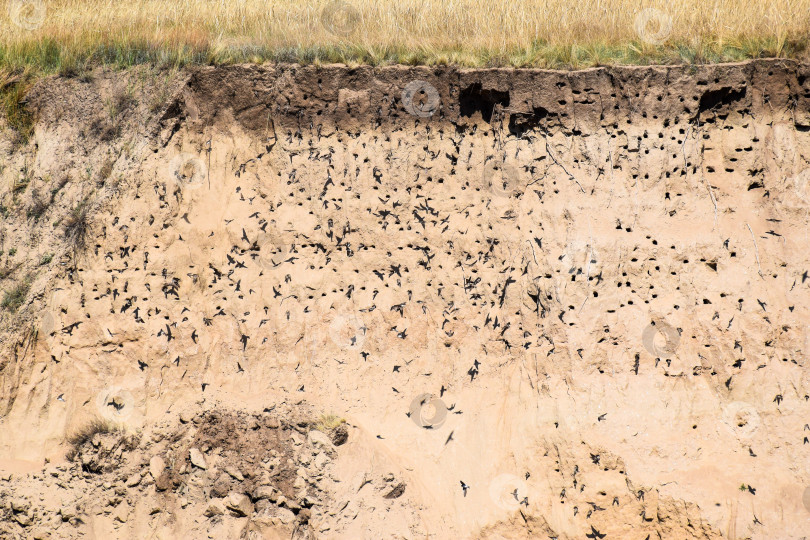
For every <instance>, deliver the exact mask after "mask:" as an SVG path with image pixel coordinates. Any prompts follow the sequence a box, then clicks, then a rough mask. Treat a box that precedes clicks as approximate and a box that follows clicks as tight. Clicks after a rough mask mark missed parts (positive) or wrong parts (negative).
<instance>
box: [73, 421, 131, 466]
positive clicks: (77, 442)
mask: <svg viewBox="0 0 810 540" xmlns="http://www.w3.org/2000/svg"><path fill="white" fill-rule="evenodd" d="M105 433H121V434H122V435H123V431H122V430H121V428H120V427H118V426H116V425H115V424H113V423H111V422H108V421H106V420H101V419H99V418H95V419H93V420H91V421H90V422H88V423H87V424H86V425H84V426H82V427H81V428H79V429H78V430H76V431H75V432H73V433H72V434H71V435H70V436H68V438H67V442H68V444H69V445H70V449H69V450H68V452H67V455H66V457H67V459H68V461H73V459H74V458H75V457H76V454H77V453H78V451H79V449H80V448H81V447H82V446H83V445H84V444H85V443H87V442H89V441H91V440H92V439H93V437H94V436H95V435H96V434H102V435H103V434H105Z"/></svg>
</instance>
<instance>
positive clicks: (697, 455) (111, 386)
mask: <svg viewBox="0 0 810 540" xmlns="http://www.w3.org/2000/svg"><path fill="white" fill-rule="evenodd" d="M29 104H30V107H31V108H32V109H33V110H34V111H35V112H36V118H37V124H36V130H35V135H34V138H33V139H32V141H31V142H30V143H29V144H28V145H27V146H25V147H23V148H20V149H16V150H13V151H12V150H11V149H12V141H11V138H10V137H9V138H8V139H4V141H3V142H2V143H0V149H2V150H3V151H4V152H6V153H7V155H8V165H7V166H6V168H5V169H3V170H2V176H3V179H4V180H5V181H6V182H5V183H4V185H7V186H9V187H8V188H4V189H6V191H4V195H3V202H2V204H3V207H4V208H5V209H6V210H4V212H5V213H6V216H7V218H6V221H5V222H4V224H3V229H2V243H1V244H0V249H2V250H3V252H4V254H3V255H2V260H1V261H0V264H2V265H3V266H2V268H3V273H2V276H3V277H2V279H3V281H2V287H3V290H4V291H5V292H8V293H9V300H8V302H9V305H14V306H16V305H17V304H19V308H18V309H16V311H13V310H12V309H11V308H9V309H6V310H4V311H3V329H4V334H3V338H2V343H3V347H4V352H3V356H2V360H0V388H2V393H0V415H1V416H0V430H1V431H2V435H3V436H2V437H1V438H0V459H2V460H4V461H3V462H2V464H3V467H4V468H5V470H11V469H14V470H15V471H21V470H22V469H24V468H25V467H28V468H38V467H41V466H42V464H43V461H44V460H45V459H46V458H47V459H49V460H51V463H50V465H51V466H63V465H57V464H58V463H60V460H63V459H64V455H65V454H66V452H67V451H68V450H69V447H68V445H67V444H66V443H65V440H66V437H68V436H69V435H70V434H71V433H74V432H75V431H76V430H79V429H80V428H81V427H82V426H84V425H86V424H87V423H88V422H89V421H91V420H92V419H93V418H96V417H101V418H103V419H106V420H108V421H112V422H114V423H116V424H119V425H122V426H123V427H124V429H125V433H126V434H138V433H139V434H140V437H141V441H142V442H141V443H140V444H141V446H139V447H138V448H146V447H143V444H145V443H144V441H146V442H147V443H148V442H149V441H152V443H151V444H162V445H164V446H165V449H164V450H161V452H162V453H161V454H160V457H161V459H163V460H164V462H165V467H164V468H160V471H159V472H158V474H157V477H156V478H153V480H154V485H149V486H145V487H144V488H143V490H141V489H140V488H137V489H136V487H137V486H140V485H141V484H137V485H136V487H133V488H131V489H127V488H126V484H124V488H122V489H123V490H124V493H123V494H122V495H119V497H122V498H125V497H130V498H129V500H128V504H129V505H131V506H130V507H129V508H130V510H131V512H132V516H133V517H131V518H126V521H122V520H121V519H119V520H118V521H117V522H116V521H115V516H112V518H110V516H106V515H105V514H104V511H103V510H102V513H101V514H100V516H102V517H104V519H107V521H106V522H104V523H105V524H104V525H103V526H104V527H107V529H104V531H105V532H106V533H108V534H115V535H116V537H132V538H142V537H144V536H148V535H149V534H152V533H155V534H157V535H158V536H160V534H164V533H160V532H155V531H161V530H163V529H162V528H165V529H166V531H169V532H166V533H165V534H169V535H178V534H181V532H183V533H185V532H186V531H199V532H200V534H203V532H205V533H206V534H209V535H211V536H212V537H217V538H232V537H238V536H239V535H247V534H249V533H251V532H253V531H254V528H253V527H254V523H255V522H256V519H257V518H256V516H254V514H256V513H258V514H260V513H261V512H262V511H263V510H261V509H259V506H260V503H259V501H260V500H264V499H259V498H257V497H256V493H255V491H256V490H257V489H259V488H260V487H261V485H262V484H261V483H260V479H261V474H262V471H264V470H265V469H264V467H263V465H262V464H263V463H264V461H263V460H264V458H266V457H268V454H266V453H264V452H265V451H264V450H261V449H264V448H265V447H267V448H269V449H270V450H273V449H275V452H276V453H277V455H275V456H274V455H273V454H272V453H271V454H269V456H270V459H271V461H272V460H273V459H274V458H278V459H279V463H278V464H277V465H275V466H274V468H273V470H274V471H276V470H277V471H278V478H276V479H274V482H276V483H274V484H272V485H273V486H274V489H276V490H277V491H278V497H283V498H284V499H285V500H287V501H297V502H296V503H295V504H297V505H298V506H299V507H300V510H299V511H298V512H297V513H296V509H295V508H293V507H291V506H287V505H286V504H281V505H280V504H278V502H277V500H276V501H273V500H272V499H267V500H268V501H270V502H269V503H267V504H268V508H270V507H271V506H272V508H276V509H277V508H281V509H282V510H289V512H290V513H291V515H292V516H293V517H292V518H291V517H290V514H287V513H284V512H282V514H284V515H285V516H286V518H284V519H281V518H279V520H277V521H273V522H272V524H270V525H268V526H267V527H265V528H263V529H261V530H260V531H258V530H257V531H256V532H257V533H258V534H262V535H264V537H267V538H275V536H273V535H278V534H281V535H284V536H285V537H289V536H290V535H291V534H295V535H299V536H304V535H312V536H315V537H324V538H363V537H369V538H388V537H400V538H411V537H413V538H421V537H426V536H432V537H438V538H479V537H491V538H501V537H503V538H524V537H533V538H534V537H544V536H547V537H556V538H582V537H583V536H588V537H590V538H601V537H602V536H601V535H606V536H605V538H622V537H630V536H638V537H640V538H644V537H646V536H649V537H650V538H656V537H660V538H723V537H726V538H738V537H751V538H776V537H778V538H801V537H802V536H803V535H804V534H806V531H807V530H810V510H808V509H807V508H806V507H805V504H804V503H803V502H802V497H803V493H804V492H805V489H806V487H807V486H808V485H810V471H808V470H807V463H809V462H808V460H807V459H806V457H807V456H806V455H805V454H806V452H808V451H810V450H808V449H810V443H808V442H807V441H808V439H807V437H808V436H810V432H809V431H808V429H807V428H806V424H807V417H808V414H810V397H809V396H810V388H808V381H807V370H806V369H804V368H805V362H806V360H805V355H804V351H805V350H806V346H807V343H808V333H807V329H808V323H807V321H808V320H810V319H809V318H808V305H810V304H808V288H810V280H808V279H807V272H808V268H807V258H806V256H805V255H804V250H803V247H804V244H805V236H806V234H805V231H806V228H807V220H808V214H807V208H808V201H809V200H810V199H808V197H810V191H808V184H807V180H808V179H810V176H809V175H808V171H809V170H810V112H809V111H810V68H808V66H806V65H802V64H797V63H793V62H786V61H785V62H782V61H768V62H765V61H762V62H751V63H745V64H737V65H724V66H706V67H677V68H675V67H649V68H622V69H618V68H612V69H595V70H587V71H583V72H574V73H567V72H551V71H532V70H529V71H509V70H482V71H458V70H454V69H450V68H436V69H427V68H407V69H406V68H401V67H395V68H383V69H371V68H358V69H350V68H346V67H339V66H332V67H327V68H316V67H307V68H303V67H300V66H234V67H228V68H204V69H198V70H192V71H187V72H182V73H179V74H176V75H174V77H173V78H167V77H165V75H161V76H159V77H158V76H156V75H155V74H154V73H151V72H148V71H132V72H127V73H102V72H99V73H97V74H96V75H95V77H94V78H93V79H92V80H91V81H87V80H76V79H64V78H54V79H51V80H48V81H45V82H43V83H42V84H40V85H38V86H37V87H36V88H35V89H34V91H33V92H32V93H31V95H30V96H29ZM12 249H13V250H14V253H13V254H12V253H11V250H12ZM271 404H284V406H285V407H287V409H285V413H284V414H280V415H279V422H280V426H282V427H283V426H287V427H286V428H284V429H286V432H285V431H283V429H282V427H279V428H271V427H268V426H265V425H264V424H263V423H262V422H263V421H262V420H261V417H262V416H261V415H262V414H263V413H262V411H264V410H265V409H268V408H271V407H272V405H271ZM279 406H280V405H279ZM304 407H306V410H307V412H306V414H304V413H303V412H300V413H299V412H298V411H299V409H300V408H304ZM302 410H303V409H302ZM179 411H190V413H189V414H190V415H191V416H189V417H188V418H184V417H179V418H178V416H177V414H178V413H179ZM200 411H210V412H209V413H207V416H201V417H197V418H198V422H199V423H195V421H193V420H191V417H192V416H195V415H197V414H198V413H200ZM234 411H242V412H240V413H236V412H234ZM184 414H185V413H184ZM296 414H304V417H305V418H306V419H307V422H312V421H314V420H313V419H315V418H316V417H320V416H321V415H323V418H322V419H321V421H320V425H321V427H322V429H323V430H325V431H328V432H330V433H329V435H330V437H332V440H333V441H335V442H345V444H343V445H341V446H339V447H338V448H337V449H336V450H334V454H333V450H331V449H330V450H329V451H328V452H327V451H323V452H322V453H321V454H320V455H325V456H328V457H329V463H330V464H329V465H328V466H327V465H326V464H315V458H314V457H310V459H311V464H305V463H303V462H302V461H301V460H302V459H303V458H302V457H300V452H299V451H300V450H301V448H307V446H306V445H307V444H323V445H325V446H327V447H328V444H327V443H328V441H320V442H319V443H316V441H310V440H309V439H306V441H307V442H304V441H303V440H302V441H299V442H301V444H302V445H304V446H302V447H299V446H298V445H297V444H296V442H295V441H293V442H292V443H289V442H285V440H286V438H287V432H289V435H290V437H292V438H295V436H296V435H297V436H299V437H301V438H304V435H305V433H303V432H301V428H302V426H299V425H298V424H297V423H296V421H295V420H293V418H296ZM330 414H331V415H335V416H330ZM167 415H168V416H167ZM212 415H213V416H212ZM238 415H242V416H238ZM256 415H258V416H256ZM336 417H338V418H339V417H342V418H345V419H346V421H347V424H346V425H344V426H342V427H341V424H340V422H339V421H338V420H337V419H336ZM169 419H171V422H176V421H180V420H182V421H185V422H186V423H185V424H182V427H181V428H180V431H179V432H178V433H183V432H186V431H187V432H188V433H189V435H188V437H186V436H185V435H183V438H182V439H181V440H177V441H172V440H170V439H166V438H165V437H163V436H160V435H156V432H155V431H154V429H155V428H153V424H154V423H155V422H164V421H165V422H170V420H169ZM243 419H244V422H246V423H247V424H249V425H247V426H242V425H241V424H242V422H243ZM284 419H287V420H284ZM254 421H255V425H256V426H258V427H256V428H255V429H254V427H253V426H254V424H253V423H252V422H254ZM285 422H287V423H285ZM274 429H275V431H274ZM280 430H281V431H280ZM192 432H193V434H192ZM172 433H174V431H172ZM313 433H314V432H313ZM155 436H158V437H159V439H158V440H159V441H161V442H160V443H158V442H157V441H156V440H155V439H154V437H155ZM105 437H106V436H105ZM195 437H199V439H196V440H195ZM307 437H310V436H309V435H307ZM310 438H311V437H310ZM319 440H320V439H319ZM97 442H98V443H99V445H101V446H99V447H97V446H95V445H93V443H92V441H90V444H91V445H92V448H91V447H86V448H85V449H81V450H80V451H79V453H78V454H77V455H78V456H79V459H80V461H81V462H83V460H87V461H88V464H91V465H92V467H89V468H91V469H98V470H101V471H102V473H101V474H102V475H105V474H107V475H108V474H113V473H105V472H103V471H104V470H105V468H106V469H109V468H110V467H112V468H115V467H119V465H118V464H117V462H116V461H110V460H109V459H108V458H107V457H104V456H97V455H96V454H95V453H94V452H96V449H97V448H103V447H104V446H103V441H101V440H100V441H97ZM290 444H291V445H290ZM83 448H84V447H83ZM192 448H196V449H197V450H198V451H199V453H192ZM296 449H298V450H296ZM139 451H141V450H139ZM150 451H151V450H150ZM88 452H89V453H88ZM142 452H146V450H145V449H144V450H142ZM289 452H292V454H290V453H289ZM304 454H306V452H304ZM151 455H153V454H150V455H149V457H148V459H147V456H146V455H144V457H143V458H142V459H140V461H137V466H135V465H126V464H125V465H120V466H122V467H126V466H132V467H135V468H134V469H133V470H137V471H139V472H140V474H142V476H143V470H144V469H143V468H144V467H145V466H146V463H148V462H149V461H150V460H151ZM122 457H123V458H124V459H126V452H123V451H122ZM198 458H200V459H202V460H204V461H205V465H206V467H207V468H206V469H202V468H200V467H199V466H198V465H195V464H194V463H193V460H196V459H198ZM215 458H216V459H215ZM322 459H323V458H322ZM13 460H16V461H13ZM21 460H24V461H21ZM94 460H95V461H94ZM232 460H235V461H237V462H238V463H241V464H243V465H244V467H245V468H244V470H243V469H242V468H241V467H240V468H239V469H238V474H230V473H229V472H228V471H227V470H225V468H224V465H223V466H222V468H220V465H219V462H220V461H222V462H223V463H225V462H228V463H229V462H230V461H232ZM288 460H292V461H293V464H290V463H289V461H288ZM209 461H210V463H209ZM126 463H129V462H126ZM132 463H135V462H132ZM312 464H315V465H314V468H313V465H312ZM322 465H323V467H326V468H322V467H321V466H322ZM209 466H210V467H209ZM74 467H75V466H74ZM301 467H303V468H304V469H305V470H308V471H310V473H308V476H307V477H306V478H302V477H301V475H300V474H299V473H298V471H299V470H300V469H301ZM208 471H215V474H214V473H213V472H212V473H211V474H209V472H208ZM316 471H322V472H321V476H320V477H318V476H315V475H314V472H316ZM231 472H234V473H235V472H236V469H234V470H233V471H231ZM83 474H85V473H83ZM87 474H89V473H87ZM150 474H151V473H150ZM239 475H241V476H242V477H243V479H241V480H240V479H239ZM47 476H48V475H47V474H45V475H44V477H43V476H42V473H38V474H37V475H34V476H25V475H23V474H22V473H21V472H16V473H14V474H12V478H13V481H12V483H11V484H10V486H9V487H8V488H7V492H8V494H9V495H8V497H16V498H19V497H21V496H23V497H24V496H28V495H30V494H32V493H33V491H32V490H34V489H35V488H36V486H37V485H38V484H39V483H42V482H44V481H45V480H46V479H47ZM195 479H196V480H195ZM304 485H306V486H309V487H310V488H311V491H308V492H307V495H306V497H307V500H309V499H308V498H309V497H312V498H313V499H312V501H311V502H312V505H311V506H307V504H309V503H306V504H305V503H304V502H303V499H302V497H301V496H300V493H299V491H300V489H302V486H304ZM195 490H196V491H195ZM67 493H69V494H70V497H73V499H72V500H79V499H81V500H84V499H82V497H83V495H82V496H80V491H79V490H78V489H77V488H72V487H71V488H68V489H67ZM232 493H236V494H237V495H234V496H233V497H231V495H230V494H232ZM240 493H242V494H246V495H247V499H245V498H242V497H239V496H238V495H239V494H240ZM160 497H170V498H171V500H172V501H177V502H176V503H175V502H172V503H171V505H168V506H167V505H164V506H163V507H162V508H163V509H162V511H161V512H160V516H161V517H160V518H159V519H158V518H154V517H152V515H151V514H150V512H151V510H152V509H153V508H152V507H151V505H152V504H153V503H152V502H151V501H153V500H163V499H160ZM184 498H185V500H186V501H187V505H186V506H187V507H188V508H191V510H186V509H184V508H183V503H182V502H183V500H184ZM167 500H169V499H167ZM210 500H222V501H226V502H224V503H223V504H224V505H225V510H223V509H222V508H221V507H219V506H217V505H216V503H210V502H209V501H210ZM227 501H230V504H231V505H232V506H234V507H236V508H243V509H245V508H249V506H248V503H249V504H251V505H253V510H251V511H250V512H248V511H246V510H245V511H242V513H243V514H244V515H243V516H241V517H240V516H239V515H237V514H238V513H239V511H238V510H233V509H229V507H228V506H227V504H226V503H227ZM271 503H272V504H271ZM9 504H11V503H9V502H6V504H5V507H6V508H7V509H8V508H11V510H7V512H9V511H10V512H11V514H9V519H11V520H14V519H16V518H15V517H14V516H20V515H25V516H26V517H28V518H29V519H31V520H32V523H35V522H36V520H35V517H36V516H29V515H28V512H29V509H25V510H23V511H16V510H14V509H13V508H12V507H11V506H9ZM71 504H72V503H71ZM88 504H90V503H88ZM167 504H168V503H167ZM211 504H213V506H212V507H211V508H209V506H208V505H211ZM262 504H263V503H262ZM291 504H292V503H291ZM57 506H59V504H58V503H56V506H51V507H50V508H56V507H57ZM114 506H115V505H114ZM203 506H205V507H203ZM808 506H810V503H808ZM115 507H116V508H117V506H115ZM104 508H106V507H104ZM220 510H222V512H221V514H220V512H219V511H220ZM304 510H309V512H308V513H307V512H304ZM316 510H317V511H316ZM52 511H53V510H52ZM273 511H274V512H275V511H276V510H273ZM279 511H280V510H279ZM93 512H95V510H93ZM93 512H91V515H94V516H99V514H98V513H95V514H93ZM206 514H210V515H208V516H206ZM83 515H87V512H85V514H83ZM273 515H275V514H273ZM22 519H23V521H25V518H22ZM81 519H82V521H83V523H78V522H76V523H75V524H73V525H71V524H70V523H68V525H63V527H65V530H70V531H72V532H71V534H73V533H75V534H81V533H86V532H87V531H89V530H90V529H92V528H93V527H96V525H88V523H90V521H88V519H85V518H81ZM94 519H95V518H94ZM101 519H102V518H101V517H98V520H101ZM285 520H286V521H285ZM68 522H70V520H68ZM14 523H17V524H16V525H12V526H13V527H17V529H14V530H15V531H19V530H22V529H19V527H23V524H22V523H19V520H17V521H15V522H14ZM93 523H95V521H93ZM98 523H101V521H99V522H98ZM116 523H117V525H116ZM98 526H99V527H101V526H102V525H98ZM116 526H117V527H118V529H116V530H113V529H110V528H109V527H113V528H114V527H116ZM30 527H31V524H27V525H25V528H24V530H25V531H26V532H25V533H24V534H28V530H29V528H30ZM88 527H90V528H88ZM285 527H286V528H285ZM15 534H16V533H15ZM192 536H193V534H192Z"/></svg>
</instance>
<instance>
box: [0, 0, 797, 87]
mask: <svg viewBox="0 0 810 540" xmlns="http://www.w3.org/2000/svg"><path fill="white" fill-rule="evenodd" d="M18 2H23V3H26V4H28V5H29V8H30V6H31V5H36V3H37V2H41V0H10V1H9V2H7V3H6V5H12V6H13V5H15V4H16V3H18ZM41 5H43V6H46V8H45V11H44V13H43V12H42V11H39V12H37V10H36V9H33V10H31V9H29V15H28V18H27V19H25V17H23V19H25V20H27V21H28V22H29V23H30V24H28V25H27V26H29V27H30V28H34V29H33V30H29V29H25V28H21V27H20V26H18V25H16V24H14V23H13V22H12V21H11V18H10V16H9V13H3V14H2V17H0V67H1V66H4V67H6V68H8V69H12V70H16V69H23V68H26V67H28V68H33V69H36V70H37V71H45V72H63V73H71V74H76V73H83V72H85V71H86V69H87V67H88V66H91V65H95V64H99V63H101V64H106V65H114V66H120V67H126V66H130V65H133V64H139V63H153V64H159V65H174V66H179V65H184V64H188V63H230V62H242V61H265V60H270V61H296V62H302V63H329V62H345V63H349V64H359V63H363V64H372V65H379V64H386V63H404V64H447V63H452V64H459V65H465V66H496V65H498V66H542V67H562V68H578V67H587V66H595V65H601V64H611V63H621V64H644V63H701V62H715V61H728V60H740V59H744V58H752V57H762V56H792V57H803V55H804V54H805V47H806V45H805V44H806V43H807V37H808V35H809V34H808V29H810V24H809V23H810V0H774V1H770V2H764V1H762V0H714V1H711V0H709V1H706V0H674V1H671V2H662V1H660V2H633V1H630V0H580V1H578V2H571V1H570V0H545V1H541V0H500V1H495V2H491V1H486V0H397V1H394V0H345V2H342V0H337V1H333V2H330V1H329V0H318V1H313V0H277V1H275V2H272V3H269V2H264V1H260V0H133V1H131V2H111V1H109V0H86V1H78V0H55V1H52V2H51V1H49V2H45V3H43V4H41ZM646 8H652V9H657V10H659V11H658V12H656V13H659V14H661V15H662V16H663V19H658V18H657V16H654V17H652V19H651V20H650V23H649V24H648V25H647V26H646V31H642V32H641V33H639V31H638V28H637V26H638V25H637V24H636V22H637V21H638V20H639V19H638V17H639V16H640V15H641V14H642V11H643V9H646ZM324 13H327V14H329V13H332V14H333V15H334V16H332V17H331V19H330V17H329V16H328V15H327V17H324ZM40 21H41V22H40ZM330 21H331V25H330ZM657 22H663V23H664V26H669V23H670V22H671V28H670V29H669V31H664V32H661V33H660V34H659V32H658V26H657ZM324 23H326V24H324ZM330 30H331V31H330ZM645 36H646V38H647V39H645ZM656 37H660V38H662V39H660V40H659V39H655V38H656ZM650 38H652V39H650Z"/></svg>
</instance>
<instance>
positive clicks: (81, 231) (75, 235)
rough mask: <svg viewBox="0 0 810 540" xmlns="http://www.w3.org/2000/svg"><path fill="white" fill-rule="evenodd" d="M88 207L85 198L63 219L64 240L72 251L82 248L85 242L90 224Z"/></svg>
mask: <svg viewBox="0 0 810 540" xmlns="http://www.w3.org/2000/svg"><path fill="white" fill-rule="evenodd" d="M88 206H89V204H88V201H87V198H85V199H83V200H82V201H81V202H80V203H79V204H77V205H76V206H75V207H74V208H73V209H72V210H71V211H70V214H69V215H68V216H67V218H65V223H64V227H65V239H66V240H67V241H68V243H69V245H70V246H72V247H73V249H81V248H83V247H84V244H85V242H86V241H87V230H88V228H89V222H90V217H89V215H88Z"/></svg>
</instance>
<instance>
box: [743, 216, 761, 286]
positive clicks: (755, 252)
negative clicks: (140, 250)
mask: <svg viewBox="0 0 810 540" xmlns="http://www.w3.org/2000/svg"><path fill="white" fill-rule="evenodd" d="M745 226H746V227H748V232H750V233H751V240H753V241H754V254H755V255H756V257H757V267H758V268H759V277H761V278H763V279H764V277H765V276H763V275H762V265H760V264H759V248H758V247H757V239H756V238H754V231H752V230H751V225H749V224H748V223H746V224H745Z"/></svg>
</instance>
